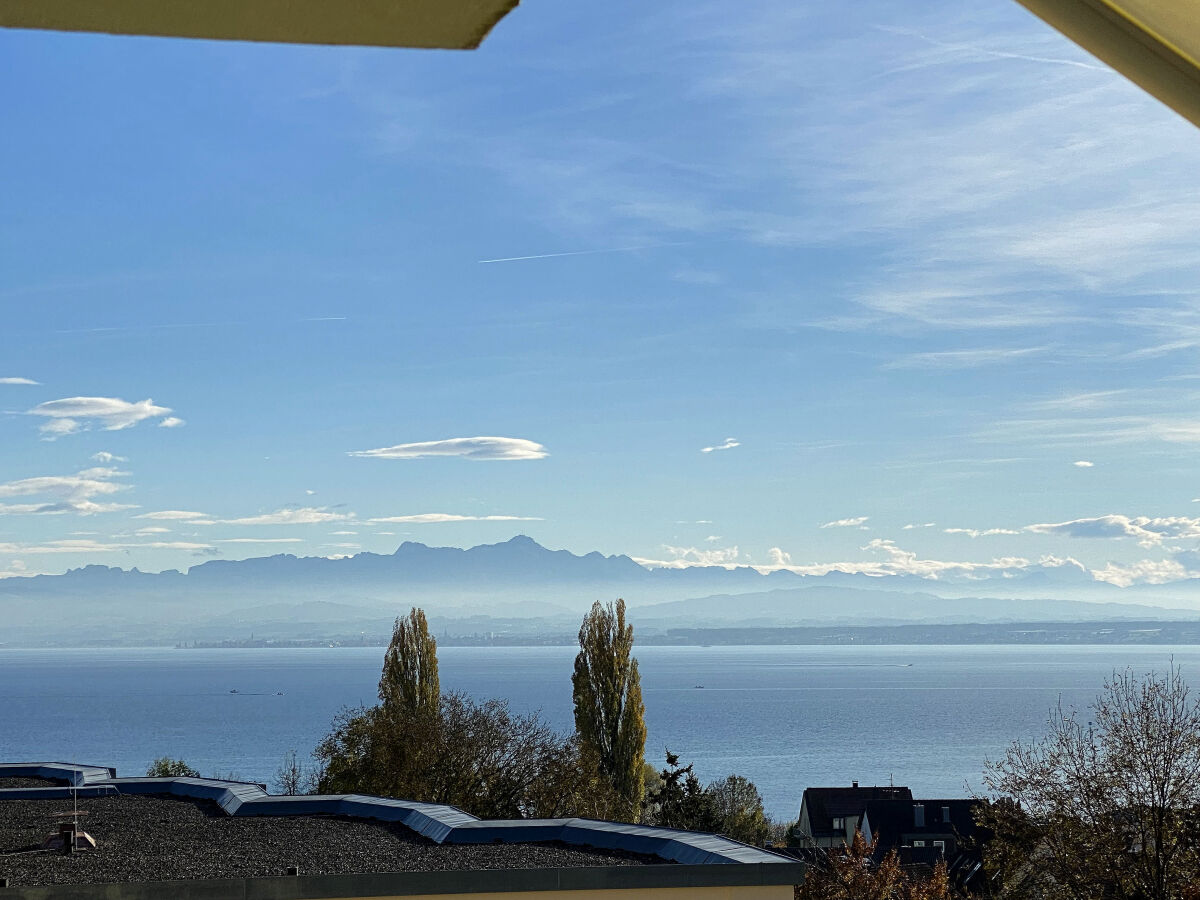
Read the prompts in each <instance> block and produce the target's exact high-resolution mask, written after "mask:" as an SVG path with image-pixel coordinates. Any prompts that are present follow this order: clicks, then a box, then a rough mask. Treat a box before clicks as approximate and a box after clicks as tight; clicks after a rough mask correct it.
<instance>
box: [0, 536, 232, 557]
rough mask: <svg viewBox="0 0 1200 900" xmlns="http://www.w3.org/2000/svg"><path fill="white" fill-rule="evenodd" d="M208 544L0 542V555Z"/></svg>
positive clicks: (187, 547)
mask: <svg viewBox="0 0 1200 900" xmlns="http://www.w3.org/2000/svg"><path fill="white" fill-rule="evenodd" d="M209 548H210V545H209V544H201V543H196V542H194V541H138V542H136V543H131V542H127V541H124V542H123V541H95V540H90V539H87V538H80V539H72V540H61V541H46V542H44V543H40V544H37V543H5V542H0V554H20V555H25V554H33V555H42V554H63V553H78V554H83V555H89V554H103V553H124V552H126V551H127V550H147V549H149V550H193V551H196V550H206V549H209Z"/></svg>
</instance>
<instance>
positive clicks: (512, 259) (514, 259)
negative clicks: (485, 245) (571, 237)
mask: <svg viewBox="0 0 1200 900" xmlns="http://www.w3.org/2000/svg"><path fill="white" fill-rule="evenodd" d="M680 246H683V242H676V243H670V244H642V245H640V246H636V247H606V248H604V249H602V250H568V251H567V252H565V253H535V254H533V255H531V256H502V257H499V258H497V259H481V260H479V264H480V265H485V264H487V263H503V262H522V261H524V260H527V259H556V258H557V257H560V256H592V255H594V254H597V253H632V252H634V251H637V250H657V249H658V248H660V247H680Z"/></svg>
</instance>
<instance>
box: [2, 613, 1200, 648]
mask: <svg viewBox="0 0 1200 900" xmlns="http://www.w3.org/2000/svg"><path fill="white" fill-rule="evenodd" d="M388 637H389V635H384V634H380V635H361V634H359V635H354V636H347V635H338V634H336V633H334V634H330V635H328V636H322V637H311V638H309V637H305V638H273V637H270V636H259V635H255V636H251V637H245V638H236V637H230V638H224V639H207V640H199V639H195V640H192V639H180V638H169V639H168V638H163V639H159V640H145V639H135V638H129V639H121V638H109V639H107V640H105V639H102V638H98V639H93V640H90V641H77V640H70V639H66V638H63V639H59V640H44V641H22V642H8V643H2V644H0V650H4V649H43V650H45V649H101V648H135V647H142V648H159V649H162V648H171V647H174V648H178V649H206V650H211V649H234V650H236V649H274V648H278V649H303V648H344V647H380V648H382V647H386V646H387V643H388ZM437 639H438V643H439V644H440V645H441V646H443V647H573V646H575V645H576V636H575V634H574V633H573V632H558V631H554V632H542V633H538V632H528V633H521V632H516V631H509V632H494V631H489V632H475V633H471V634H450V633H448V631H447V632H446V633H443V634H439V635H437ZM637 643H638V645H639V646H642V647H706V646H711V647H730V646H767V647H769V646H914V645H927V646H937V645H998V646H1022V645H1026V646H1029V645H1033V646H1036V645H1051V646H1072V645H1075V646H1083V645H1095V646H1109V645H1112V646H1119V645H1200V620H1187V621H1160V620H1152V619H1147V620H1106V621H1098V622H1003V623H995V622H988V623H962V624H903V625H853V626H797V627H790V628H753V627H726V628H672V629H664V630H659V631H655V630H651V629H646V630H643V631H641V632H639V633H638V634H637Z"/></svg>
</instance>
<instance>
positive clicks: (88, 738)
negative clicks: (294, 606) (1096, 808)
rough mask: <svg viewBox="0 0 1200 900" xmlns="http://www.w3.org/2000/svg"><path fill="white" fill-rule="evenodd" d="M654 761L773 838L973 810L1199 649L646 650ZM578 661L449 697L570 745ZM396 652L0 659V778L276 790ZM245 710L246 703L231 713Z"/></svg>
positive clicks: (460, 664)
mask: <svg viewBox="0 0 1200 900" xmlns="http://www.w3.org/2000/svg"><path fill="white" fill-rule="evenodd" d="M636 655H637V657H638V660H639V665H640V668H641V675H642V690H643V697H644V700H645V704H646V722H647V727H648V732H649V735H648V739H647V747H646V751H647V758H648V759H649V760H650V761H651V762H652V763H654V764H655V765H657V766H659V767H661V766H662V762H663V751H664V748H667V747H669V748H670V749H671V751H672V752H674V753H678V754H679V755H680V756H681V758H682V759H683V761H685V762H692V763H694V764H695V767H696V772H697V773H698V774H699V775H700V777H701V779H702V780H704V781H709V780H711V779H714V778H718V777H721V776H724V775H727V774H730V773H737V774H739V775H744V776H746V777H748V778H750V779H751V780H752V781H753V782H754V783H755V784H756V785H758V788H759V790H760V792H761V793H762V795H763V798H764V800H765V802H766V806H767V810H768V812H769V813H771V814H772V815H773V816H775V817H777V818H788V819H794V818H795V816H796V814H797V812H798V809H799V804H800V795H801V793H802V792H803V790H804V788H805V787H807V786H813V785H837V784H849V783H850V782H851V781H852V780H856V781H858V782H860V783H861V784H887V783H889V782H890V781H894V783H896V784H907V785H909V786H910V787H911V788H912V789H913V792H914V793H915V794H917V795H918V796H924V797H931V798H932V797H954V796H964V795H965V794H966V793H968V792H969V790H970V789H971V788H975V787H978V786H979V782H980V772H981V770H982V767H983V762H984V759H985V758H987V757H989V756H990V757H993V758H994V757H996V756H998V755H1000V754H1001V753H1003V751H1004V749H1005V747H1006V746H1008V744H1009V743H1011V742H1012V741H1013V740H1015V739H1022V740H1029V739H1032V738H1035V737H1037V736H1039V735H1040V734H1041V733H1042V731H1043V729H1044V724H1045V721H1046V715H1047V712H1048V711H1049V709H1050V707H1051V706H1053V705H1054V704H1055V703H1057V702H1058V701H1059V699H1060V698H1061V700H1062V701H1063V702H1064V703H1065V704H1067V705H1072V704H1073V705H1076V706H1078V707H1080V708H1083V707H1086V706H1088V705H1089V704H1090V703H1091V702H1092V700H1093V699H1094V698H1095V695H1096V693H1097V691H1098V690H1099V689H1100V688H1101V686H1102V684H1103V682H1104V679H1105V678H1106V677H1108V676H1110V675H1111V674H1112V672H1113V670H1114V668H1122V669H1123V668H1124V667H1126V666H1131V667H1132V668H1133V669H1134V671H1135V672H1138V673H1142V672H1146V671H1150V670H1152V669H1154V670H1158V671H1163V670H1165V669H1166V668H1167V666H1168V665H1169V663H1170V659H1171V657H1172V656H1173V657H1174V659H1175V661H1176V662H1177V663H1179V664H1180V665H1181V666H1182V669H1183V674H1184V677H1185V678H1190V679H1191V680H1194V681H1196V683H1198V684H1200V675H1198V674H1197V673H1200V647H1192V646H1189V647H1182V648H1175V649H1172V648H1162V647H1147V646H1103V647H1099V646H1096V647H1079V646H1071V647H1059V646H1038V647H1031V646H1020V647H1014V646H969V647H956V646H895V647H886V646H884V647H881V646H872V647H841V646H838V647H821V646H802V647H643V648H638V649H637V650H636ZM574 656H575V648H571V647H502V648H495V647H443V648H439V650H438V657H439V663H440V674H441V682H442V688H443V689H444V690H449V689H458V690H464V691H467V692H468V693H470V694H472V695H474V696H476V697H480V698H483V697H491V696H498V697H505V698H507V699H508V700H509V701H510V703H511V705H512V707H513V709H514V710H517V711H520V712H528V711H531V710H534V709H541V710H542V712H543V714H544V715H545V717H546V718H547V719H548V720H549V721H550V722H551V723H552V724H553V725H554V726H556V727H558V728H560V729H564V730H565V729H568V728H570V727H571V726H572V715H571V666H572V661H573V660H574ZM382 659H383V648H381V647H370V648H336V649H332V648H331V649H295V650H293V649H248V650H226V649H213V650H173V649H111V650H108V649H104V650H91V649H89V650H0V762H23V761H31V760H38V761H41V760H64V761H73V762H83V763H93V764H97V765H110V766H116V767H117V771H118V774H119V775H141V774H144V773H145V770H146V766H147V765H148V764H149V762H150V761H151V760H152V759H154V758H155V757H157V756H173V757H182V758H183V759H185V760H187V762H188V763H190V764H191V765H192V766H193V767H195V768H197V769H199V770H200V771H201V772H203V773H204V774H206V775H207V774H216V773H222V774H228V773H234V774H236V775H238V776H240V777H242V778H245V779H249V780H254V781H263V782H266V783H268V785H269V784H270V782H271V781H272V780H273V778H274V773H275V770H276V769H277V767H278V766H279V762H280V760H281V758H282V757H283V755H284V753H286V752H287V751H288V750H289V749H292V748H294V749H296V750H297V751H299V753H300V754H301V755H302V756H306V755H307V754H308V753H309V752H310V751H311V750H312V748H313V747H314V746H315V745H316V743H317V742H318V741H319V740H320V738H321V737H322V736H323V735H324V734H325V733H326V732H327V731H328V730H329V725H330V721H331V719H332V718H333V716H334V715H335V714H336V713H337V711H338V710H339V709H340V708H342V707H344V706H355V705H358V704H360V703H366V704H370V703H373V702H375V691H376V683H377V682H378V679H379V671H380V666H381V663H382ZM231 690H236V691H237V693H230V691H231Z"/></svg>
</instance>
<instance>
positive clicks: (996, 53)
mask: <svg viewBox="0 0 1200 900" xmlns="http://www.w3.org/2000/svg"><path fill="white" fill-rule="evenodd" d="M874 27H875V28H876V29H877V30H878V31H887V32H890V33H891V34H899V35H904V36H905V37H915V38H917V39H918V40H922V41H924V42H925V43H927V44H932V45H933V46H935V47H944V48H945V49H947V50H966V51H968V52H969V53H979V54H982V55H983V56H992V57H995V58H997V59H1021V60H1025V61H1026V62H1038V63H1051V64H1053V65H1058V66H1075V67H1076V68H1079V69H1094V70H1095V71H1097V72H1110V71H1112V70H1111V69H1109V68H1108V67H1107V66H1097V65H1093V64H1092V63H1086V62H1082V61H1081V60H1077V59H1060V58H1057V57H1052V56H1027V55H1025V54H1023V53H1006V52H1004V51H1001V50H989V49H987V48H986V47H980V46H977V45H975V44H951V43H947V42H946V41H939V40H938V39H937V38H931V37H929V36H928V35H925V34H921V33H920V32H919V31H911V30H910V29H907V28H890V27H888V26H886V25H876V26H874Z"/></svg>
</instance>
